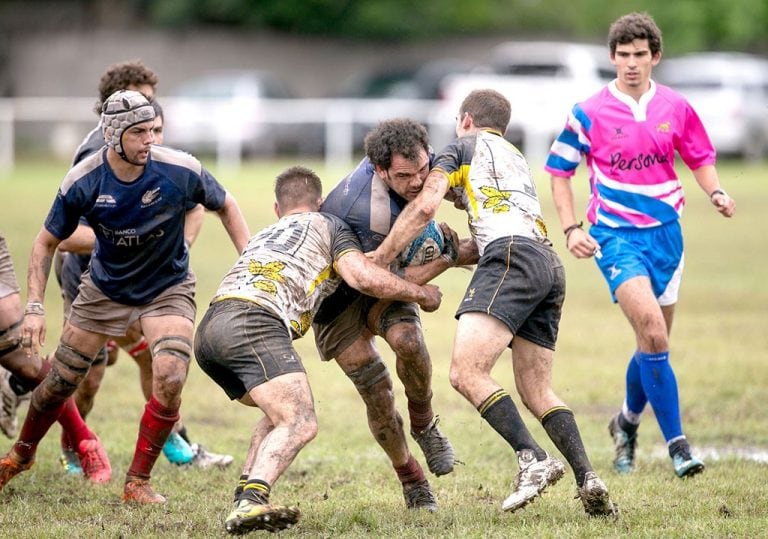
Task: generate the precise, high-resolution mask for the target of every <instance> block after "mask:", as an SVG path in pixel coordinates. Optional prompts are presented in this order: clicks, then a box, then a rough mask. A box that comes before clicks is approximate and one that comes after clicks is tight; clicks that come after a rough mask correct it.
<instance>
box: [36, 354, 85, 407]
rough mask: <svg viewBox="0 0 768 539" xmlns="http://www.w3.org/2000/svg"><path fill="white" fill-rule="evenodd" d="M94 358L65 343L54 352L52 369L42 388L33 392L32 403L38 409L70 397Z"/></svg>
mask: <svg viewBox="0 0 768 539" xmlns="http://www.w3.org/2000/svg"><path fill="white" fill-rule="evenodd" d="M92 362H93V359H92V358H89V357H88V356H87V355H85V354H83V353H82V352H78V351H77V350H75V349H74V348H71V347H69V346H67V345H65V344H59V346H58V348H56V352H55V353H54V362H53V365H52V366H51V371H50V372H49V373H48V376H46V377H45V379H44V380H43V382H42V383H41V384H40V386H41V390H40V391H35V392H34V393H33V394H32V404H33V405H34V406H35V408H37V409H38V410H45V409H46V408H48V407H51V406H55V405H57V404H59V403H61V402H63V401H64V400H65V399H67V398H68V397H70V396H71V395H72V394H73V393H74V392H75V389H77V386H79V385H80V383H81V382H82V381H83V379H84V378H85V376H86V375H87V374H88V369H90V368H91V363H92Z"/></svg>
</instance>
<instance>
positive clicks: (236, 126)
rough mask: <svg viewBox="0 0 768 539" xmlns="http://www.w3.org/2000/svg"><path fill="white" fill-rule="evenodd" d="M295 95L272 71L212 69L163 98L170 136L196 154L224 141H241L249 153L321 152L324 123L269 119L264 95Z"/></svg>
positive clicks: (267, 97)
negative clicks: (309, 123) (310, 123)
mask: <svg viewBox="0 0 768 539" xmlns="http://www.w3.org/2000/svg"><path fill="white" fill-rule="evenodd" d="M292 99H294V94H293V92H291V90H290V89H289V88H288V87H287V85H286V84H285V83H284V82H283V81H282V80H280V79H279V78H278V77H277V76H275V75H274V74H273V73H271V72H269V71H260V70H221V71H212V72H209V73H207V74H205V75H203V76H201V77H199V78H195V79H191V80H189V81H187V82H185V83H183V84H182V85H180V86H179V87H178V88H176V89H175V90H174V91H172V92H171V97H169V98H168V99H167V100H165V99H164V100H163V103H162V104H163V105H164V108H165V116H166V118H167V122H166V123H167V129H166V140H167V141H168V143H169V144H170V145H171V146H174V147H178V148H182V149H185V150H189V151H191V152H193V153H196V152H200V153H210V152H214V151H218V150H219V149H220V146H221V145H222V144H224V145H227V144H229V145H234V146H239V147H240V148H241V150H242V153H244V154H246V155H249V154H273V153H276V152H283V151H304V152H309V151H312V152H314V153H318V152H320V151H322V147H323V140H324V139H323V138H322V136H321V134H322V126H321V125H320V124H315V125H309V126H308V125H303V124H301V123H297V122H295V123H283V122H269V121H268V120H265V116H268V114H267V113H268V108H267V107H269V104H268V103H267V101H265V100H292ZM166 101H167V105H166Z"/></svg>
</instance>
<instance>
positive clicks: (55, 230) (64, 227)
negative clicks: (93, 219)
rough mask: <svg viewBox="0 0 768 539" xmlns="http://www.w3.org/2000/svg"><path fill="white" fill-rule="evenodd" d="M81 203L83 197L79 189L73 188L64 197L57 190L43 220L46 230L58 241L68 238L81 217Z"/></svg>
mask: <svg viewBox="0 0 768 539" xmlns="http://www.w3.org/2000/svg"><path fill="white" fill-rule="evenodd" d="M83 203H84V197H83V195H82V192H81V191H80V190H79V189H77V188H74V187H73V188H71V189H69V190H68V191H67V194H66V195H64V194H62V192H61V190H59V192H58V193H56V199H55V200H54V201H53V205H52V206H51V209H50V211H49V212H48V217H46V219H45V228H46V230H48V232H50V233H51V234H53V235H54V236H56V237H57V238H58V239H60V240H65V239H67V238H68V237H70V236H71V235H72V233H73V232H74V231H75V229H76V228H77V225H78V223H79V222H80V218H81V216H82V215H83Z"/></svg>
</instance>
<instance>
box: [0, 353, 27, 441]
mask: <svg viewBox="0 0 768 539" xmlns="http://www.w3.org/2000/svg"><path fill="white" fill-rule="evenodd" d="M10 379H11V371H9V370H6V369H4V368H2V367H0V430H2V431H3V434H5V435H6V436H7V437H8V438H14V437H15V436H16V431H17V429H18V426H19V423H18V420H17V419H16V411H17V410H18V408H19V404H20V403H21V402H22V401H24V400H27V399H29V393H28V392H27V393H25V394H24V395H22V396H19V395H17V394H16V393H15V392H14V391H13V389H11V385H10V382H9V381H10Z"/></svg>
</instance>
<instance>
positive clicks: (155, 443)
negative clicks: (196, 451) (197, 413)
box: [127, 395, 179, 479]
mask: <svg viewBox="0 0 768 539" xmlns="http://www.w3.org/2000/svg"><path fill="white" fill-rule="evenodd" d="M178 420H179V409H178V408H166V407H165V406H163V405H162V404H160V403H159V402H158V401H157V399H155V396H154V395H152V397H151V398H150V399H149V402H147V405H146V406H145V407H144V415H142V417H141V423H140V424H139V437H138V439H137V440H136V449H135V451H134V453H133V461H132V462H131V466H130V468H128V474H127V475H128V476H129V477H137V478H140V479H149V476H150V474H151V472H152V467H153V466H154V465H155V461H157V457H158V456H159V455H160V450H161V449H162V448H163V444H164V443H165V441H166V440H167V439H168V435H169V434H170V433H171V429H173V425H174V424H175V423H176V421H178Z"/></svg>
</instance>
